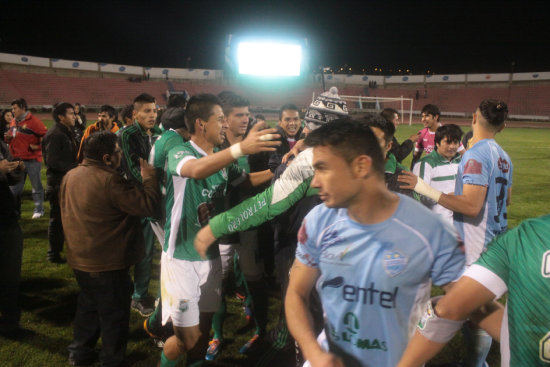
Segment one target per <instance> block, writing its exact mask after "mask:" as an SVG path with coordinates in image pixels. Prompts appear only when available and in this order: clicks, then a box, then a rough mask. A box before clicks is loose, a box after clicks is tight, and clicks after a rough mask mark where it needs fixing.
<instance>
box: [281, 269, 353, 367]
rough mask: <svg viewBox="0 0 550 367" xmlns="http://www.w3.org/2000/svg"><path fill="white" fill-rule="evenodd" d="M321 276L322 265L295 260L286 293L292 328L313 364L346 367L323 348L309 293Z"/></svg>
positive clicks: (305, 354) (286, 311) (293, 333)
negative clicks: (315, 266) (311, 265)
mask: <svg viewBox="0 0 550 367" xmlns="http://www.w3.org/2000/svg"><path fill="white" fill-rule="evenodd" d="M318 278H319V269H318V268H314V267H310V266H307V265H305V264H304V263H302V262H301V261H300V260H298V259H296V260H295V261H294V264H293V265H292V268H291V270H290V280H289V283H288V290H287V291H286V297H285V313H286V320H287V325H288V330H289V331H290V333H291V334H292V336H293V337H294V339H295V340H296V341H297V342H298V345H299V346H300V349H301V350H302V352H303V354H304V357H305V358H306V359H307V360H309V362H310V363H311V365H312V366H341V367H343V366H344V363H343V362H342V360H341V359H340V358H338V357H336V356H335V355H333V354H331V353H328V352H326V351H324V350H323V349H322V348H321V346H320V345H319V343H318V342H317V336H316V335H315V333H314V329H313V320H312V318H311V314H310V313H309V311H308V305H309V294H310V293H311V289H312V288H313V286H314V285H315V282H316V281H317V279H318Z"/></svg>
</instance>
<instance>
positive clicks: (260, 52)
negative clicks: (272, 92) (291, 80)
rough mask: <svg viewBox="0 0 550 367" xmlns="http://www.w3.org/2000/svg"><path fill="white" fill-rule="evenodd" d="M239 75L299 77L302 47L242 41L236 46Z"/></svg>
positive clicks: (278, 43) (288, 44)
mask: <svg viewBox="0 0 550 367" xmlns="http://www.w3.org/2000/svg"><path fill="white" fill-rule="evenodd" d="M237 62H238V70H239V74H244V75H253V76H268V77H277V76H286V77H289V76H299V75H300V65H301V63H302V46H300V45H298V44H290V43H282V42H259V41H243V42H240V43H239V44H238V46H237Z"/></svg>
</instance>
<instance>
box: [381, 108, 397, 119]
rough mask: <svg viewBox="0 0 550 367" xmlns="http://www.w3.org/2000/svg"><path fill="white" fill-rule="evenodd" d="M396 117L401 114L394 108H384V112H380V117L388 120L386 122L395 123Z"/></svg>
mask: <svg viewBox="0 0 550 367" xmlns="http://www.w3.org/2000/svg"><path fill="white" fill-rule="evenodd" d="M394 115H397V116H399V112H397V110H395V109H393V108H390V107H388V108H384V109H383V110H382V112H380V116H382V117H383V118H385V119H386V121H388V122H391V123H393V118H394Z"/></svg>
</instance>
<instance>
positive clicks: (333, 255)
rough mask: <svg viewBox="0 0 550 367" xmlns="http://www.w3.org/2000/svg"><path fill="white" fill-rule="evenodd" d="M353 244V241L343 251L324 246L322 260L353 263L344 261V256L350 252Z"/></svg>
mask: <svg viewBox="0 0 550 367" xmlns="http://www.w3.org/2000/svg"><path fill="white" fill-rule="evenodd" d="M352 245H353V244H352V243H350V244H348V245H347V246H346V248H345V249H344V250H343V251H330V250H334V248H324V249H323V250H322V252H321V261H322V262H324V263H330V264H338V265H351V263H348V262H345V261H344V257H346V255H347V254H348V252H349V249H350V247H351V246H352Z"/></svg>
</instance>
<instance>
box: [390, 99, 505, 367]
mask: <svg viewBox="0 0 550 367" xmlns="http://www.w3.org/2000/svg"><path fill="white" fill-rule="evenodd" d="M507 116H508V106H507V105H506V103H504V102H502V101H497V100H494V99H486V100H483V101H482V102H481V103H480V105H479V107H478V108H477V110H476V112H475V113H474V115H473V119H472V130H473V132H474V134H473V138H472V141H471V148H470V149H468V150H467V151H466V153H465V154H464V156H463V157H462V161H461V162H460V165H459V166H458V173H457V179H456V184H455V192H454V195H453V194H444V193H441V192H440V191H438V190H436V189H434V188H433V187H430V186H428V185H426V184H425V182H424V181H423V180H421V179H418V180H417V179H416V176H414V175H412V174H409V175H407V176H402V177H403V181H404V182H407V183H409V186H407V188H414V190H415V191H416V192H418V193H420V194H422V195H425V196H427V197H429V198H430V199H432V200H434V201H435V202H436V203H438V204H440V205H442V206H444V207H445V208H447V209H450V210H452V211H453V212H454V218H453V223H454V225H455V227H456V229H457V230H458V234H459V236H460V238H461V239H462V241H464V248H465V250H466V265H467V266H470V265H471V264H472V263H473V262H475V261H476V260H477V259H478V258H479V256H480V255H481V253H482V252H484V251H485V250H486V249H487V244H488V243H489V242H490V241H491V240H492V239H493V238H494V237H495V236H496V235H498V234H501V233H503V232H505V231H506V229H507V228H508V221H507V210H506V207H507V206H508V205H509V203H510V196H511V190H512V161H511V159H510V157H509V156H508V154H507V153H506V152H505V151H504V150H503V149H502V148H501V147H500V146H499V145H498V144H497V142H496V141H495V139H494V138H495V136H496V134H497V133H499V132H500V131H502V129H504V126H505V124H504V121H505V120H506V118H507ZM400 180H401V178H400ZM466 330H467V329H466ZM476 334H477V335H475V337H476V339H478V340H477V341H476V342H475V343H476V344H477V345H476V357H475V358H473V359H475V360H470V361H469V362H468V366H483V364H484V361H485V357H486V356H487V353H489V348H490V346H491V339H490V338H489V336H488V335H486V334H483V333H476ZM466 335H468V334H466ZM467 339H471V338H470V337H469V336H467ZM468 354H469V355H470V356H472V355H473V353H468Z"/></svg>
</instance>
